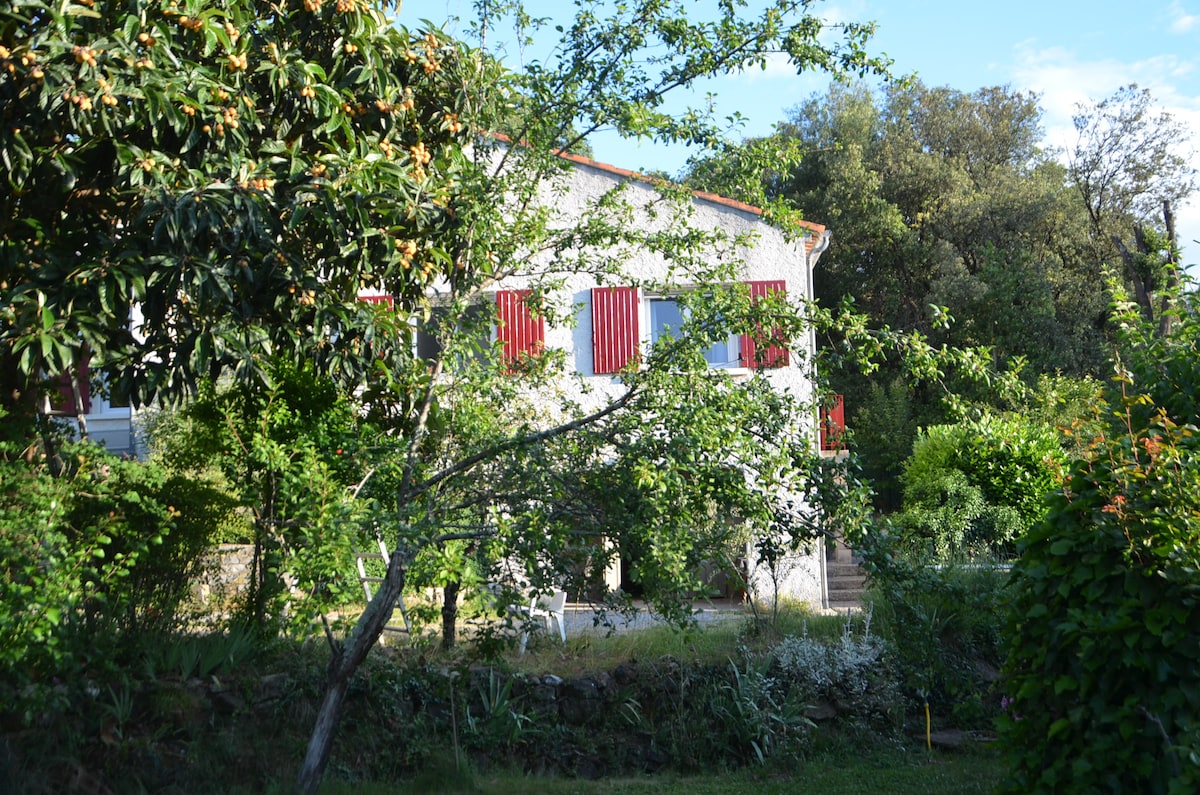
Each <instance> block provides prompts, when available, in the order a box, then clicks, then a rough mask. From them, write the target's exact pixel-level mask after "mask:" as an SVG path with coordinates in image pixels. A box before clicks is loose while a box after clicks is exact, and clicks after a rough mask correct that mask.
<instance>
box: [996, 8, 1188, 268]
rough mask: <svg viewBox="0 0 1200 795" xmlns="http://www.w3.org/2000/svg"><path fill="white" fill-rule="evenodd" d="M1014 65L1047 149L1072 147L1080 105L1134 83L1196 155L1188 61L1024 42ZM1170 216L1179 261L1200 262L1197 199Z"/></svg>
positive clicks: (1018, 85) (1014, 74)
mask: <svg viewBox="0 0 1200 795" xmlns="http://www.w3.org/2000/svg"><path fill="white" fill-rule="evenodd" d="M1175 5H1178V4H1175ZM1197 22H1200V19H1197ZM1013 63H1014V65H1013V70H1012V77H1013V82H1014V85H1015V87H1016V88H1019V89H1022V90H1026V91H1035V92H1037V93H1039V94H1040V95H1041V102H1040V105H1041V107H1042V110H1043V114H1044V115H1043V120H1044V124H1045V128H1046V140H1047V142H1048V143H1049V144H1050V145H1051V146H1054V147H1058V148H1059V149H1061V150H1066V149H1067V148H1069V147H1070V146H1072V145H1073V144H1074V143H1075V141H1076V132H1075V127H1074V124H1073V123H1072V119H1071V117H1072V116H1073V115H1074V114H1075V112H1076V109H1077V107H1078V106H1079V105H1080V104H1087V103H1090V102H1096V101H1099V100H1102V99H1104V98H1106V97H1108V96H1111V95H1112V94H1113V93H1114V92H1116V90H1117V89H1119V88H1121V87H1123V86H1127V85H1129V84H1130V83H1136V84H1137V85H1138V86H1140V87H1142V88H1148V89H1150V93H1151V95H1152V96H1153V97H1154V104H1155V106H1156V107H1158V108H1161V109H1162V110H1165V111H1167V112H1168V113H1170V114H1171V115H1172V116H1173V117H1174V118H1175V120H1176V121H1179V122H1181V123H1183V124H1184V125H1185V126H1186V127H1187V128H1188V129H1190V130H1191V132H1192V135H1191V141H1190V148H1191V150H1192V151H1191V153H1190V154H1192V155H1196V153H1200V93H1197V89H1196V84H1195V81H1194V79H1193V77H1192V74H1193V73H1194V71H1195V64H1194V63H1193V62H1191V61H1188V60H1184V59H1182V58H1180V57H1179V56H1176V55H1169V54H1166V55H1155V56H1152V57H1149V58H1144V59H1141V60H1136V61H1120V60H1118V59H1116V58H1099V59H1088V60H1083V59H1079V58H1077V57H1076V55H1075V53H1074V52H1073V51H1071V50H1068V49H1065V48H1062V47H1048V48H1042V49H1037V48H1035V47H1034V46H1032V44H1030V43H1028V42H1026V43H1023V44H1021V45H1018V46H1017V48H1016V51H1015V53H1014V62H1013ZM1175 216H1176V228H1177V232H1178V239H1179V243H1180V245H1182V246H1183V249H1184V261H1185V262H1189V263H1197V262H1200V243H1197V242H1195V241H1197V240H1200V197H1196V196H1193V197H1192V199H1191V201H1189V202H1186V203H1184V204H1183V205H1181V206H1179V207H1176V208H1175Z"/></svg>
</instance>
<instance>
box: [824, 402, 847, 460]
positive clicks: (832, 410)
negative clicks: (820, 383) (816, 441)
mask: <svg viewBox="0 0 1200 795" xmlns="http://www.w3.org/2000/svg"><path fill="white" fill-rule="evenodd" d="M845 434H846V398H845V396H844V395H830V396H829V398H828V399H827V401H826V402H825V404H824V405H822V406H821V449H822V450H841V449H842V447H843V446H844V442H843V439H842V437H843V436H845Z"/></svg>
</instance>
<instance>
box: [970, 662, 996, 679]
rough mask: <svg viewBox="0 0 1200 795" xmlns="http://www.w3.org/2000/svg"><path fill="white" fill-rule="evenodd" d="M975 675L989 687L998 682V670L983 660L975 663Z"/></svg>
mask: <svg viewBox="0 0 1200 795" xmlns="http://www.w3.org/2000/svg"><path fill="white" fill-rule="evenodd" d="M975 673H977V674H979V678H980V679H982V680H983V681H984V682H987V683H988V684H989V685H990V684H994V683H995V682H998V681H1000V670H999V669H998V668H996V666H994V665H992V664H991V663H989V662H986V661H984V660H976V661H975Z"/></svg>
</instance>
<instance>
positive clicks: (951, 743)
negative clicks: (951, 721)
mask: <svg viewBox="0 0 1200 795" xmlns="http://www.w3.org/2000/svg"><path fill="white" fill-rule="evenodd" d="M964 739H965V735H964V734H963V733H962V732H960V731H956V730H954V729H944V730H942V731H936V732H931V733H930V735H929V742H930V744H931V745H933V746H934V747H935V748H947V749H951V750H956V749H959V748H962V746H963V741H964Z"/></svg>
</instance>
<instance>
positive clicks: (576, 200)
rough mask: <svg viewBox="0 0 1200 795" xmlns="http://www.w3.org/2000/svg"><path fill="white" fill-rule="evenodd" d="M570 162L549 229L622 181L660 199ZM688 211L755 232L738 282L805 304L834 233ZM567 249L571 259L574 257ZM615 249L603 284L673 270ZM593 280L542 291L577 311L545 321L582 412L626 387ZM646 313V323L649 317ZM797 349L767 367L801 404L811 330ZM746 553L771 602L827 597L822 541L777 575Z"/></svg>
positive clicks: (568, 221) (703, 198)
mask: <svg viewBox="0 0 1200 795" xmlns="http://www.w3.org/2000/svg"><path fill="white" fill-rule="evenodd" d="M569 159H571V160H573V161H574V165H573V167H572V168H571V169H569V170H568V171H567V172H566V173H565V174H564V176H563V178H562V180H563V181H562V182H560V183H559V184H558V185H556V186H554V187H553V188H549V187H547V188H545V189H544V190H543V193H542V196H543V201H545V202H546V203H547V206H550V207H552V208H554V214H553V219H554V220H552V221H551V225H552V226H556V227H558V228H569V227H570V226H571V225H573V224H574V223H576V222H577V221H578V219H579V218H581V217H583V215H584V214H585V213H586V212H587V211H588V209H589V207H590V206H591V205H592V203H594V202H595V201H596V200H597V199H598V198H599V197H601V196H602V195H604V194H605V193H607V192H608V191H610V190H612V189H613V188H614V187H616V186H617V185H618V184H624V188H625V191H626V194H625V197H626V200H627V201H628V202H630V203H631V204H634V205H635V206H644V205H646V204H647V203H648V202H651V201H654V200H655V199H657V198H658V194H657V192H656V191H655V190H654V189H653V188H652V187H651V186H650V185H648V184H646V182H645V181H644V180H643V179H642V178H640V177H638V176H637V175H634V174H631V173H630V172H626V171H622V170H620V169H615V168H612V167H609V166H605V165H602V164H597V163H592V162H591V161H587V160H586V159H583V158H569ZM691 210H692V216H691V218H690V222H689V225H690V226H694V227H698V228H700V229H705V230H723V231H724V232H725V233H726V234H727V235H728V237H729V238H730V239H736V238H740V237H743V236H748V237H749V238H751V239H752V244H747V245H741V246H737V247H734V248H733V251H732V256H733V257H735V258H736V259H738V260H740V261H741V262H742V263H743V267H742V268H741V270H740V272H738V273H737V274H735V275H734V280H735V281H775V280H778V281H782V282H784V284H785V285H786V289H787V295H788V297H789V299H791V300H794V301H800V300H810V299H811V298H812V294H813V291H812V271H813V267H814V265H815V264H816V260H817V259H818V258H819V256H820V254H821V252H822V251H824V248H825V246H826V245H827V243H828V237H829V235H828V232H827V231H826V230H825V228H824V227H822V226H820V225H817V224H811V225H807V226H806V227H805V230H804V232H805V234H804V235H803V236H799V235H798V236H796V237H794V238H791V239H789V238H788V237H787V236H785V235H784V234H783V232H781V231H780V230H779V229H777V228H775V227H773V226H771V225H769V224H767V223H766V222H764V221H763V220H762V217H761V213H760V212H759V211H757V210H756V209H755V208H752V207H749V206H748V205H743V204H740V203H738V202H732V201H729V200H725V199H722V198H720V197H715V196H707V195H704V194H699V195H697V196H696V197H695V198H694V199H693V200H692V206H691ZM639 223H642V224H651V225H652V224H654V223H657V224H658V225H659V226H660V227H661V226H662V225H663V224H665V223H666V221H665V219H662V218H660V219H659V220H658V221H657V222H655V221H650V220H649V219H647V218H644V217H643V218H642V219H641V220H640V221H639ZM565 256H568V257H569V256H570V254H567V255H565ZM619 256H620V261H621V262H622V265H621V272H622V273H623V274H624V276H625V277H626V278H625V279H622V278H621V277H620V276H612V277H606V280H605V284H604V285H603V286H617V285H620V286H627V285H631V284H643V283H646V282H659V281H662V280H665V279H666V278H667V276H668V274H669V271H668V265H667V263H666V261H665V260H664V259H663V258H662V256H661V255H659V254H658V253H657V252H654V251H649V250H644V249H643V250H623V251H621V252H620V253H619ZM543 264H545V263H543ZM529 286H530V280H529V279H528V278H510V279H505V280H504V281H502V282H500V283H499V284H498V285H496V287H497V289H523V288H527V287H529ZM597 286H601V285H599V284H598V283H597V280H596V278H595V277H594V276H593V275H591V274H587V273H575V274H571V275H569V276H567V277H566V279H565V284H564V286H563V288H562V289H561V290H560V291H558V292H556V293H555V294H552V295H547V296H545V300H546V301H548V302H550V303H552V304H556V305H558V306H559V307H571V306H574V307H575V308H576V311H575V313H574V318H575V322H574V324H573V325H558V326H555V325H551V324H549V323H547V326H546V331H545V345H546V347H547V348H548V349H558V350H562V351H565V352H566V354H567V371H568V373H567V376H566V377H565V378H564V381H563V382H562V384H561V388H562V389H563V390H564V391H565V392H566V393H567V394H568V395H570V396H571V397H573V399H574V400H576V401H577V402H578V404H579V405H581V406H583V407H584V409H585V410H591V409H594V408H598V407H600V406H601V405H603V404H604V403H606V402H608V401H609V400H611V399H612V398H615V397H617V396H618V395H620V394H621V392H622V387H621V383H620V378H619V375H607V374H599V375H598V374H596V372H595V367H594V363H593V334H594V329H593V327H592V307H591V303H592V292H591V291H592V288H594V287H597ZM687 286H688V284H687V283H686V280H683V281H682V282H681V283H679V284H678V287H679V288H680V289H685V288H686V287H687ZM643 300H644V296H643ZM641 320H642V321H643V322H644V320H645V318H644V317H643V318H641ZM644 335H645V331H644V329H643V336H644ZM791 350H792V355H791V356H790V359H789V364H788V365H787V366H784V367H776V368H770V369H766V370H763V371H762V372H763V373H764V374H765V376H766V377H767V379H768V380H769V381H770V382H771V384H772V385H773V386H774V387H775V388H776V389H779V390H781V391H783V392H789V393H791V394H792V395H793V396H794V397H795V398H796V399H797V400H799V401H801V402H803V403H810V402H812V401H813V399H814V394H813V381H812V379H811V377H810V376H809V373H808V371H807V370H806V368H807V367H809V366H810V364H811V361H812V354H813V352H814V350H815V340H814V336H813V334H812V333H811V332H810V334H809V335H808V338H807V339H806V340H804V341H802V342H801V343H800V344H795V342H794V343H793V345H792V346H791ZM797 354H799V355H797ZM741 372H742V373H744V374H745V375H746V376H747V377H748V376H749V375H750V371H749V370H742V371H741ZM737 373H738V371H737V370H734V371H733V374H734V377H737ZM572 378H573V379H574V380H573V381H572ZM585 381H586V391H585V388H584V383H583V382H585ZM528 398H529V399H530V400H531V401H533V402H534V404H535V406H536V408H537V410H538V411H539V412H540V413H542V415H543V416H553V415H554V412H555V406H557V405H558V401H557V399H556V396H551V395H539V394H537V393H531V394H529V395H528ZM813 419H814V422H813V423H812V425H811V426H810V427H807V428H800V429H797V432H799V433H804V434H806V435H808V436H809V437H810V438H812V443H813V444H814V445H815V444H816V443H817V440H816V434H815V416H814V418H813ZM748 557H749V558H750V560H749V563H748V567H749V571H748V574H749V576H750V585H751V593H752V594H753V595H754V597H755V598H758V599H760V600H765V601H771V600H773V599H774V598H775V597H776V596H778V597H783V598H786V599H789V600H796V601H800V602H806V603H808V604H810V605H813V606H815V607H823V606H825V605H826V604H827V599H826V586H825V567H824V550H823V546H822V544H821V543H820V542H819V541H818V542H814V543H813V545H812V546H811V548H810V549H808V550H806V551H804V552H802V553H801V554H798V555H794V556H791V557H790V558H788V559H786V560H785V561H784V562H783V563H782V564H781V565H780V566H779V567H778V569H777V570H776V571H774V572H771V571H768V570H767V569H766V568H765V566H760V565H759V564H758V562H757V561H755V560H754V555H753V550H748ZM608 580H609V582H608V584H609V586H610V587H615V586H616V585H618V584H619V580H620V576H619V571H617V570H615V569H614V570H613V571H610V572H609V577H608Z"/></svg>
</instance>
